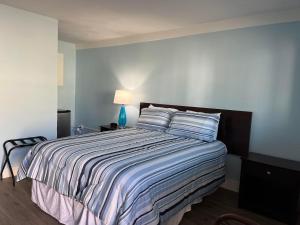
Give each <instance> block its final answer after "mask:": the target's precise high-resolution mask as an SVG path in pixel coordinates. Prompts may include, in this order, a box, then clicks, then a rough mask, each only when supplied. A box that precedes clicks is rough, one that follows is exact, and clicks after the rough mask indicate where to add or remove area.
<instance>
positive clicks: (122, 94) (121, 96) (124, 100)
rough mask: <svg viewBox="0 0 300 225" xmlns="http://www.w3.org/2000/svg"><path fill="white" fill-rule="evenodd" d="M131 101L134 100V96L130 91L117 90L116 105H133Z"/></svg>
mask: <svg viewBox="0 0 300 225" xmlns="http://www.w3.org/2000/svg"><path fill="white" fill-rule="evenodd" d="M131 100H132V95H131V93H130V92H129V91H125V90H116V92H115V98H114V103H115V104H122V105H127V104H130V103H131Z"/></svg>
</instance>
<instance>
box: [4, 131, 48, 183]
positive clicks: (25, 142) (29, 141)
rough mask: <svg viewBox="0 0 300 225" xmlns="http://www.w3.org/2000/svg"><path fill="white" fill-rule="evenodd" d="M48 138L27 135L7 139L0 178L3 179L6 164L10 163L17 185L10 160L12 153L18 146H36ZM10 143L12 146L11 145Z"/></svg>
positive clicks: (12, 175) (13, 178)
mask: <svg viewBox="0 0 300 225" xmlns="http://www.w3.org/2000/svg"><path fill="white" fill-rule="evenodd" d="M46 140H47V138H45V137H43V136H35V137H27V138H18V139H10V140H7V141H5V142H4V143H3V150H4V154H5V160H4V163H3V166H2V169H1V174H0V179H1V180H2V174H3V171H4V168H5V166H6V164H8V167H9V170H10V173H11V177H12V180H13V186H15V176H14V173H13V170H12V166H11V163H10V160H9V156H10V153H11V152H12V151H13V150H14V149H17V148H24V147H29V146H34V145H36V144H38V143H40V142H43V141H46ZM9 144H10V146H9Z"/></svg>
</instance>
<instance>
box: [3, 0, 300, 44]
mask: <svg viewBox="0 0 300 225" xmlns="http://www.w3.org/2000/svg"><path fill="white" fill-rule="evenodd" d="M0 3H3V4H6V5H10V6H13V7H16V8H20V9H25V10H28V11H31V12H35V13H39V14H42V15H46V16H49V17H53V18H56V19H58V21H59V39H60V40H64V41H68V42H73V43H76V44H80V43H92V42H99V41H106V40H112V39H118V38H124V37H131V36H136V35H145V34H151V33H155V32H162V31H170V30H176V29H180V28H185V27H191V26H193V25H197V24H202V23H208V22H214V21H220V20H226V19H231V18H236V17H244V16H250V15H254V14H262V13H270V12H275V11H282V10H289V9H294V8H300V1H299V0H0Z"/></svg>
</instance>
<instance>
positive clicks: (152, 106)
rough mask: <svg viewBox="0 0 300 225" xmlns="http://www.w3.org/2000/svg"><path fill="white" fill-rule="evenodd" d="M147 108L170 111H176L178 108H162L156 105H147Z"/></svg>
mask: <svg viewBox="0 0 300 225" xmlns="http://www.w3.org/2000/svg"><path fill="white" fill-rule="evenodd" d="M149 108H150V109H161V110H170V111H172V112H176V111H178V109H174V108H164V107H157V106H154V105H149Z"/></svg>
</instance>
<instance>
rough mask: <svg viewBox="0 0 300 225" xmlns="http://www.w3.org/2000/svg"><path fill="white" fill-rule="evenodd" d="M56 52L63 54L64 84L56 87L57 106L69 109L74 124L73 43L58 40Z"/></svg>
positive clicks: (74, 60)
mask: <svg viewBox="0 0 300 225" xmlns="http://www.w3.org/2000/svg"><path fill="white" fill-rule="evenodd" d="M58 52H59V53H62V54H63V55H64V85H63V86H59V87H58V96H57V97H58V99H57V100H58V108H59V109H69V110H71V126H72V127H74V125H75V81H76V47H75V44H72V43H68V42H64V41H59V42H58Z"/></svg>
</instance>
